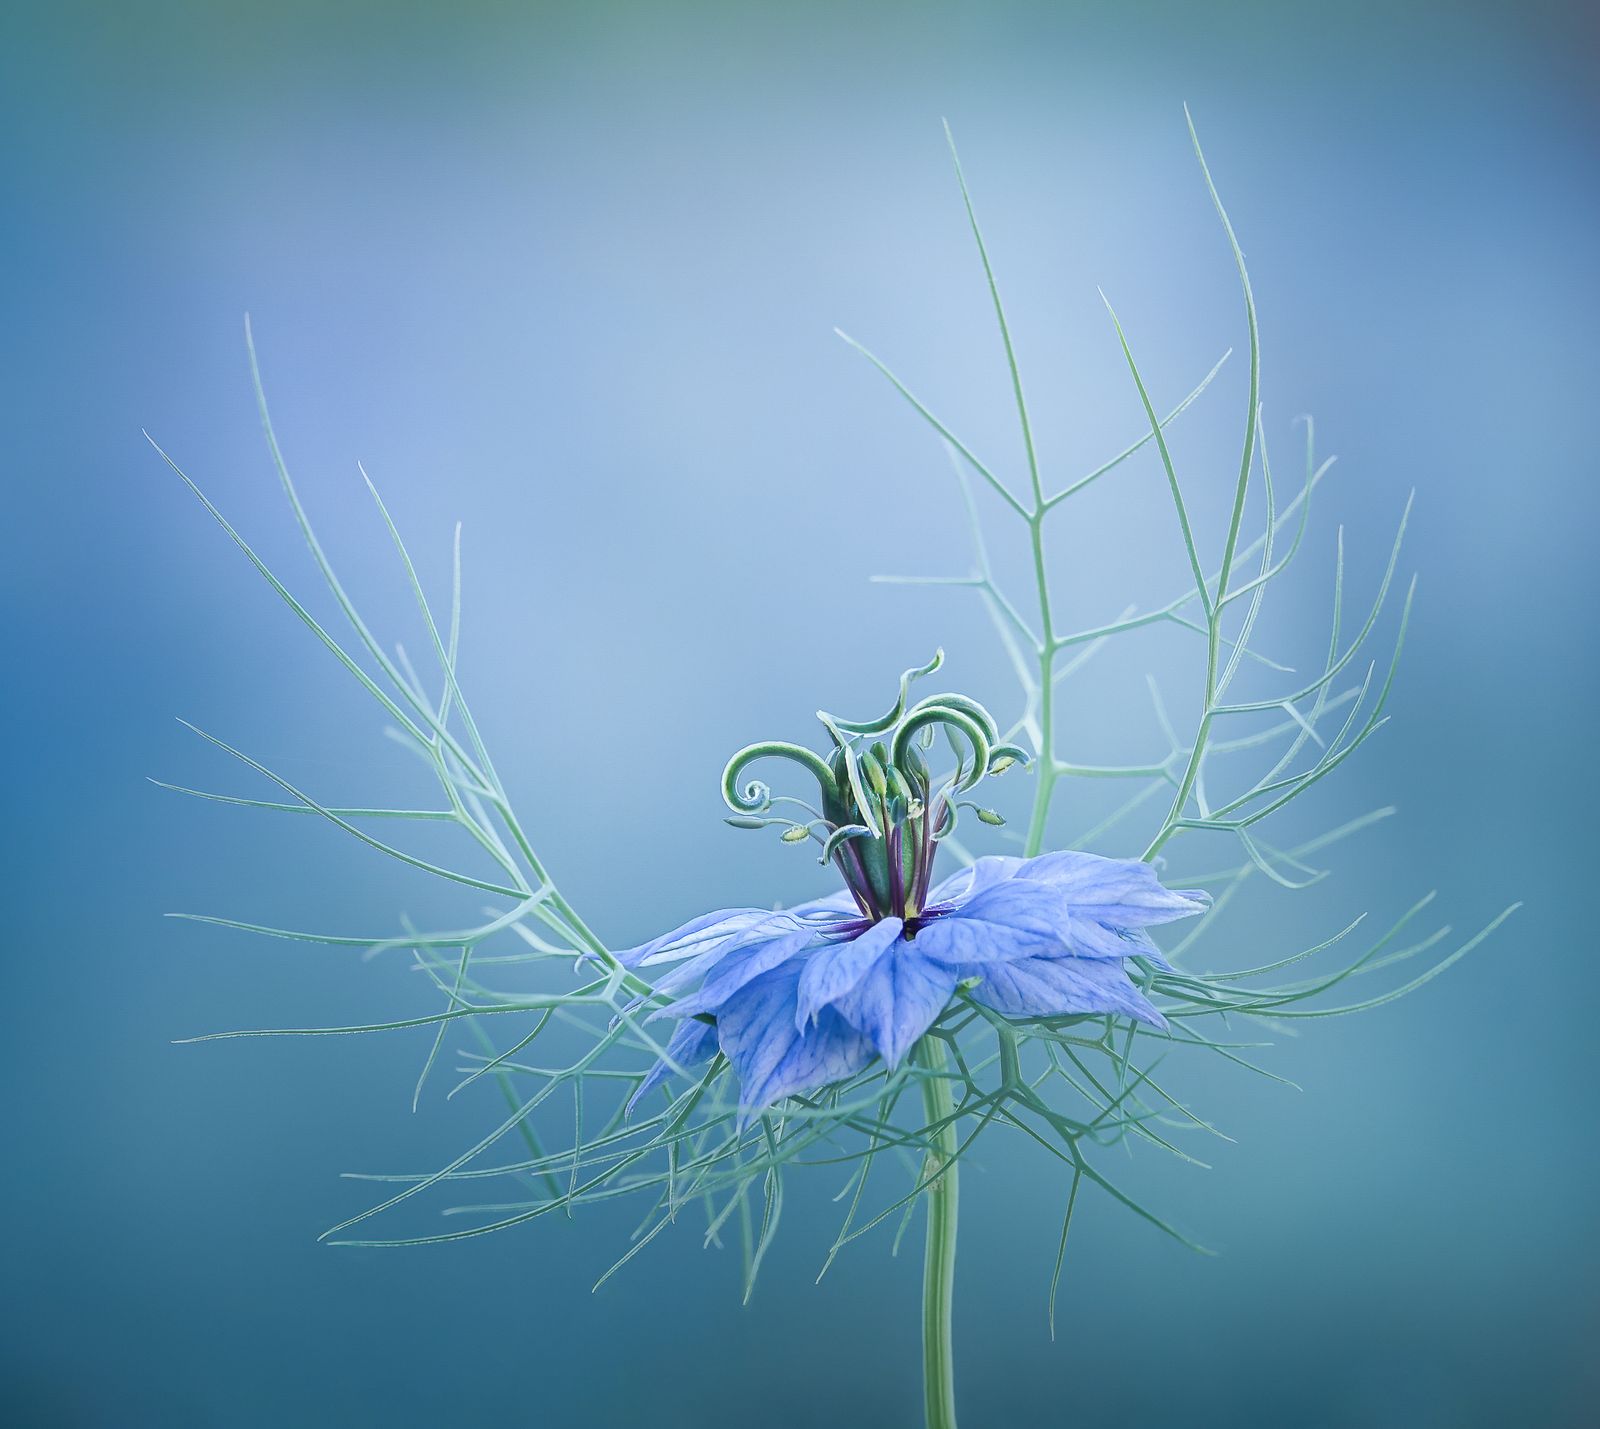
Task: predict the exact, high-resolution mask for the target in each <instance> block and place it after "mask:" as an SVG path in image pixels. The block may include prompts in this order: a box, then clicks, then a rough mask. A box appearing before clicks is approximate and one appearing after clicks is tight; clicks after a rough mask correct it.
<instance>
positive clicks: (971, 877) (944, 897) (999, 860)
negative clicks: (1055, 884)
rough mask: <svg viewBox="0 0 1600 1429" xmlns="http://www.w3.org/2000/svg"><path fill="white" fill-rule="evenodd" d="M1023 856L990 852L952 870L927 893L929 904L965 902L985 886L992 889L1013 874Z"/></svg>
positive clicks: (932, 906) (1020, 865)
mask: <svg viewBox="0 0 1600 1429" xmlns="http://www.w3.org/2000/svg"><path fill="white" fill-rule="evenodd" d="M1026 862H1027V860H1026V859H1021V858H1014V857H1013V856H1012V855H1010V854H989V855H988V856H987V857H984V858H980V859H978V860H976V861H975V862H973V863H971V864H968V865H967V867H966V868H963V869H959V870H958V871H957V872H955V873H952V874H951V875H950V877H949V878H947V879H945V880H944V882H943V883H939V884H936V885H935V886H934V889H933V891H932V892H931V893H930V894H929V895H928V907H929V908H936V907H940V906H942V905H946V904H960V903H965V902H967V901H968V900H969V899H972V898H975V897H976V896H977V895H978V894H980V893H982V892H984V890H985V889H989V888H993V887H994V885H995V884H997V883H1004V882H1005V881H1006V880H1007V879H1009V878H1014V877H1015V876H1016V872H1017V870H1018V869H1019V868H1020V867H1022V865H1023V864H1024V863H1026Z"/></svg>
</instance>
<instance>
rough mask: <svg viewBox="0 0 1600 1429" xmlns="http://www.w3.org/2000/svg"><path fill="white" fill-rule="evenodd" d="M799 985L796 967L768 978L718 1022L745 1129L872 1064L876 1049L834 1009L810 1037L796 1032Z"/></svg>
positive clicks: (748, 988) (733, 1002) (749, 987)
mask: <svg viewBox="0 0 1600 1429" xmlns="http://www.w3.org/2000/svg"><path fill="white" fill-rule="evenodd" d="M799 984H800V972H799V969H798V968H796V967H794V966H793V965H790V966H785V967H780V968H777V969H775V970H774V971H772V972H769V973H763V974H762V975H761V976H760V977H758V978H755V979H753V980H752V981H750V982H749V983H747V984H746V985H745V986H744V987H742V988H741V989H740V990H739V992H738V993H737V994H735V995H734V996H733V997H732V998H730V999H729V1000H728V1002H727V1003H726V1004H725V1005H724V1007H723V1008H722V1011H721V1012H720V1014H719V1015H718V1017H717V1038H718V1041H719V1042H720V1043H721V1045H722V1050H723V1052H724V1053H726V1054H727V1058H728V1061H729V1062H731V1063H732V1064H733V1069H734V1071H735V1072H736V1073H737V1074H738V1077H739V1120H740V1125H741V1126H742V1125H744V1124H745V1123H746V1122H748V1121H749V1120H750V1118H751V1117H752V1116H754V1115H755V1114H756V1113H757V1112H759V1111H762V1110H764V1109H765V1108H766V1107H769V1106H771V1105H772V1104H773V1103H774V1102H778V1101H781V1100H782V1099H783V1098H784V1097H787V1096H793V1095H795V1094H797V1093H799V1092H808V1091H813V1090H815V1089H816V1088H818V1087H823V1086H827V1085H828V1084H830V1083H832V1082H842V1081H844V1080H846V1079H847V1078H849V1077H852V1076H854V1075H855V1074H856V1073H857V1072H859V1071H860V1070H861V1069H862V1068H863V1067H865V1066H866V1065H867V1064H868V1063H869V1062H870V1061H871V1060H872V1056H873V1052H872V1044H871V1043H870V1042H868V1041H867V1039H866V1038H865V1037H863V1036H862V1035H861V1034H860V1033H859V1032H857V1031H856V1030H855V1029H854V1028H853V1027H851V1026H850V1025H849V1024H848V1023H847V1022H845V1020H844V1019H843V1018H842V1017H840V1016H839V1015H838V1014H837V1013H836V1012H833V1011H831V1010H830V1009H826V1008H825V1009H823V1012H822V1015H821V1016H820V1017H819V1018H818V1020H817V1024H816V1026H815V1027H812V1028H810V1029H808V1030H807V1031H805V1032H801V1031H800V1029H799V1028H798V1027H796V1026H795V1015H794V1010H795V999H796V995H797V992H798V989H799Z"/></svg>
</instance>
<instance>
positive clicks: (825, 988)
mask: <svg viewBox="0 0 1600 1429" xmlns="http://www.w3.org/2000/svg"><path fill="white" fill-rule="evenodd" d="M904 926H905V925H904V924H903V923H901V921H900V920H899V919H898V918H885V919H884V920H883V921H882V922H879V923H874V924H873V925H872V926H871V927H870V928H868V929H867V930H866V931H865V932H864V933H862V934H861V935H860V936H859V937H856V938H852V939H850V940H849V941H847V942H837V943H830V944H828V945H827V946H826V947H823V948H819V949H818V950H817V951H816V952H815V953H813V954H812V955H811V956H810V957H809V958H807V959H806V965H805V971H803V972H802V973H801V974H800V996H799V1004H798V1006H797V1007H796V1009H795V1019H796V1020H795V1025H796V1026H797V1027H802V1028H803V1027H804V1026H805V1025H806V1023H808V1022H810V1021H813V1020H814V1019H815V1018H816V1015H817V1013H818V1012H819V1011H820V1010H821V1009H822V1008H823V1007H824V1006H825V1005H826V1004H828V1003H830V1002H835V1001H837V1000H838V999H839V998H841V997H843V996H844V994H845V993H847V992H849V991H850V989H851V988H853V987H854V986H855V985H856V984H857V983H858V982H860V981H861V979H862V978H863V977H865V976H866V974H867V972H868V971H869V970H870V969H871V967H872V965H873V964H874V963H876V962H877V961H878V959H879V958H881V957H883V956H884V955H885V954H886V953H887V952H888V951H889V949H890V947H891V945H893V944H894V943H895V942H896V940H897V939H898V938H899V937H900V930H901V928H902V927H904Z"/></svg>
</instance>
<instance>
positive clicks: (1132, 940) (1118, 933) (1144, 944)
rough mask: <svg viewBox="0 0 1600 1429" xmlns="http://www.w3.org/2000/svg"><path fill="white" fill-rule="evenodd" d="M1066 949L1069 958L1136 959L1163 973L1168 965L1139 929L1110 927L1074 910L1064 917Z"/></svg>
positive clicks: (1168, 967)
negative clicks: (1065, 921)
mask: <svg viewBox="0 0 1600 1429" xmlns="http://www.w3.org/2000/svg"><path fill="white" fill-rule="evenodd" d="M1067 946H1068V949H1069V951H1070V955H1071V956H1073V957H1090V958H1135V957H1137V958H1144V959H1145V960H1146V961H1148V962H1151V963H1154V964H1155V965H1156V966H1157V967H1158V968H1162V969H1164V970H1165V969H1170V968H1171V966H1172V964H1171V963H1169V962H1168V961H1167V960H1166V958H1164V957H1163V956H1162V954H1161V949H1160V948H1158V947H1156V945H1155V944H1154V943H1153V942H1151V941H1150V935H1149V934H1148V933H1147V932H1145V931H1144V929H1143V928H1115V927H1110V926H1108V925H1107V924H1105V923H1102V922H1099V921H1098V920H1097V919H1095V918H1093V917H1091V916H1088V915H1086V914H1082V913H1080V912H1079V911H1078V910H1077V909H1076V908H1074V909H1073V910H1072V912H1071V913H1070V914H1069V915H1068V917H1067Z"/></svg>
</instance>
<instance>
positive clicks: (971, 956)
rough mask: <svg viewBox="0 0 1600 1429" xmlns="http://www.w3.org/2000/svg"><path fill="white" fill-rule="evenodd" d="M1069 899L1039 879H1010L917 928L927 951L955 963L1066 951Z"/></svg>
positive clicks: (918, 938)
mask: <svg viewBox="0 0 1600 1429" xmlns="http://www.w3.org/2000/svg"><path fill="white" fill-rule="evenodd" d="M1066 916H1067V905H1066V903H1065V901H1064V900H1063V899H1061V898H1058V897H1056V896H1055V895H1054V894H1052V893H1051V891H1050V890H1049V889H1047V888H1045V887H1044V886H1043V885H1042V884H1037V883H1025V882H1023V881H1022V880H1020V879H1008V880H1007V881H1005V882H1002V883H997V884H995V885H994V886H992V887H991V888H989V889H988V890H987V891H985V892H982V893H979V894H978V895H977V896H976V897H974V898H972V899H971V900H970V901H969V902H967V903H964V904H963V905H962V906H961V907H959V908H957V909H955V910H954V911H953V912H950V913H946V914H945V915H944V916H943V917H939V918H934V919H932V920H930V921H929V922H927V923H924V924H923V925H922V926H921V927H920V928H918V929H917V932H916V936H915V938H914V939H913V940H912V946H914V947H915V948H916V949H917V950H918V951H919V952H921V953H922V954H923V955H924V956H925V957H928V958H932V959H934V960H936V961H938V962H941V963H945V964H949V965H954V964H968V963H989V962H997V961H998V962H1006V961H1009V960H1010V959H1012V958H1028V957H1042V956H1044V955H1047V954H1049V953H1059V952H1063V951H1065V947H1066V934H1067V924H1066Z"/></svg>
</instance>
